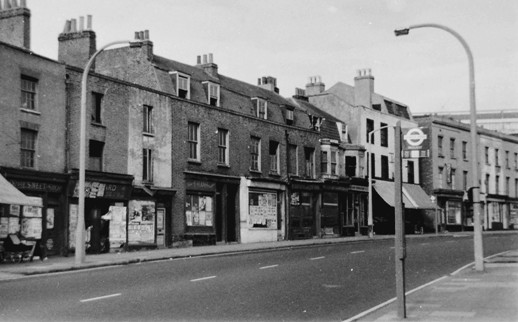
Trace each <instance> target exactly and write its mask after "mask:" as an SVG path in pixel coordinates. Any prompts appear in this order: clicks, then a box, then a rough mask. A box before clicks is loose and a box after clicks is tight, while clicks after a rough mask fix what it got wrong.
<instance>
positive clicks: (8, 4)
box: [4, 0, 11, 9]
mask: <svg viewBox="0 0 518 322" xmlns="http://www.w3.org/2000/svg"><path fill="white" fill-rule="evenodd" d="M4 9H11V1H9V0H4Z"/></svg>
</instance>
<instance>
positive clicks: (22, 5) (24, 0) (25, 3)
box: [20, 0, 27, 8]
mask: <svg viewBox="0 0 518 322" xmlns="http://www.w3.org/2000/svg"><path fill="white" fill-rule="evenodd" d="M20 7H22V8H27V1H26V0H20Z"/></svg>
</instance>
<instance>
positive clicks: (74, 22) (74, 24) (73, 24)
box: [70, 19, 77, 32]
mask: <svg viewBox="0 0 518 322" xmlns="http://www.w3.org/2000/svg"><path fill="white" fill-rule="evenodd" d="M70 22H71V27H70V29H71V30H70V32H76V31H77V20H76V19H71V20H70Z"/></svg>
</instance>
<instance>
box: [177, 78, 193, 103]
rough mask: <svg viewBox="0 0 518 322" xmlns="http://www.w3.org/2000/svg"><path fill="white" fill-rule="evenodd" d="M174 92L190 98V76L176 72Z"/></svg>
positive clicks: (179, 95)
mask: <svg viewBox="0 0 518 322" xmlns="http://www.w3.org/2000/svg"><path fill="white" fill-rule="evenodd" d="M176 93H177V95H178V97H181V98H187V99H190V98H191V77H190V76H188V75H185V74H180V73H177V74H176Z"/></svg>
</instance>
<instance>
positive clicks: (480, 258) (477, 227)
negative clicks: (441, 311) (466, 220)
mask: <svg viewBox="0 0 518 322" xmlns="http://www.w3.org/2000/svg"><path fill="white" fill-rule="evenodd" d="M428 27H430V28H438V29H442V30H444V31H446V32H448V33H450V34H452V35H453V36H454V37H455V38H457V40H458V41H460V43H461V44H462V47H464V49H465V50H466V54H467V55H468V63H469V105H470V116H471V117H470V122H471V126H470V132H471V133H470V134H471V151H472V156H471V173H472V176H471V177H472V184H473V217H474V218H473V221H474V227H473V228H474V229H473V230H474V235H473V244H474V252H475V269H476V270H477V271H483V270H484V255H483V253H484V251H483V249H484V248H483V243H482V225H481V221H480V219H481V206H480V186H479V173H478V171H479V169H478V153H477V151H478V149H477V110H476V106H475V67H474V63H473V54H472V53H471V49H470V48H469V46H468V44H467V43H466V41H465V40H464V39H463V38H462V37H461V36H460V35H459V34H458V33H457V32H456V31H454V30H452V29H450V28H448V27H446V26H443V25H439V24H435V23H426V24H418V25H413V26H409V27H407V28H403V29H396V30H394V33H395V34H396V36H403V35H408V33H409V32H410V29H417V28H428Z"/></svg>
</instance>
